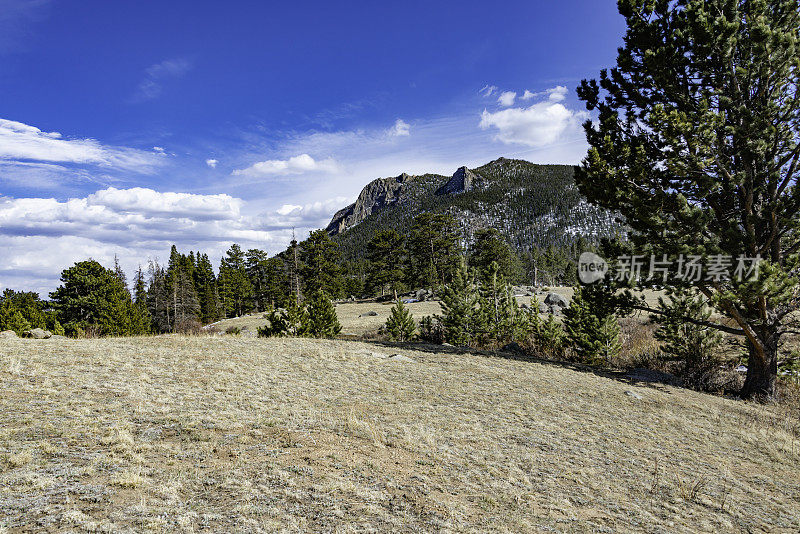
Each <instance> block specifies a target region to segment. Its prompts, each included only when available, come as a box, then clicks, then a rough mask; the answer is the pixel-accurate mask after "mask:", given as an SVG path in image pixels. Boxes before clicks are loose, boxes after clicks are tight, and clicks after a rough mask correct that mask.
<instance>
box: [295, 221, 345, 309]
mask: <svg viewBox="0 0 800 534" xmlns="http://www.w3.org/2000/svg"><path fill="white" fill-rule="evenodd" d="M300 274H301V277H302V280H303V293H304V294H306V295H312V294H314V293H316V292H317V291H324V292H325V293H327V294H328V295H331V296H333V297H339V296H340V295H341V293H342V286H343V279H342V269H341V267H340V266H339V246H338V245H337V244H336V243H334V242H333V241H331V238H330V236H329V235H328V232H326V231H325V230H315V231H313V232H311V233H309V235H308V239H306V240H305V241H303V243H302V246H301V250H300Z"/></svg>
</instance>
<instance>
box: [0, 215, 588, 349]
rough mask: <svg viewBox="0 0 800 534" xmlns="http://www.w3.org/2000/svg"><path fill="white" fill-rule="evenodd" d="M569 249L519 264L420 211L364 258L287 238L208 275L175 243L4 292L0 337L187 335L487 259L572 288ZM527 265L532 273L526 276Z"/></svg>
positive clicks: (489, 239) (373, 244) (423, 281)
mask: <svg viewBox="0 0 800 534" xmlns="http://www.w3.org/2000/svg"><path fill="white" fill-rule="evenodd" d="M586 246H588V243H585V242H583V241H582V240H581V241H578V242H576V244H575V245H574V248H576V250H573V247H568V248H569V249H568V250H564V249H562V250H557V249H556V248H554V247H549V248H548V249H545V250H541V251H539V250H538V249H537V250H535V251H534V252H533V253H531V255H530V256H529V257H526V258H524V259H523V258H521V257H519V255H518V254H516V253H515V252H514V248H513V247H512V246H511V245H510V244H509V243H508V242H507V240H506V239H505V238H504V236H502V235H501V234H500V232H498V231H497V230H496V229H492V228H485V229H481V230H477V231H475V232H474V234H473V240H472V243H471V244H470V245H469V246H468V247H464V238H463V234H462V232H461V229H460V227H459V225H458V223H457V221H456V220H455V219H454V218H453V217H452V216H450V215H448V214H441V213H422V214H420V215H418V216H417V217H416V218H415V219H414V221H413V224H412V225H411V227H410V228H409V229H408V231H407V232H406V233H402V234H401V233H400V232H398V231H396V230H379V231H377V232H376V233H375V234H373V236H372V238H371V239H370V241H369V242H368V243H366V244H365V254H364V257H363V258H361V259H358V260H351V261H343V260H342V258H341V253H340V249H339V248H340V247H339V243H338V242H336V241H334V240H332V239H331V238H330V237H329V235H328V233H327V232H325V231H324V230H316V231H313V232H311V233H310V234H309V236H308V238H307V239H306V240H305V241H303V242H297V241H296V240H293V241H292V242H291V243H290V245H289V247H288V248H287V249H286V250H284V251H283V252H281V253H279V254H277V255H275V256H273V257H270V256H269V255H268V254H267V253H266V252H265V251H263V250H259V249H250V250H246V251H245V250H242V248H241V247H240V246H239V245H236V244H234V245H232V246H231V247H230V248H229V249H228V251H227V252H226V253H225V255H224V257H223V258H222V260H221V261H220V264H219V267H218V269H217V270H216V271H215V270H214V267H213V265H212V263H211V261H210V260H209V257H208V255H207V254H201V253H199V252H189V253H188V254H183V253H181V252H179V251H178V249H177V247H175V246H174V245H173V246H172V249H171V251H170V255H169V261H168V262H167V264H166V265H164V264H161V263H159V262H158V261H155V260H150V261H148V262H147V264H146V266H140V267H139V269H138V270H137V271H136V272H135V273H134V275H133V279H132V280H131V281H130V284H129V282H128V279H127V277H126V275H125V273H124V272H123V270H122V269H121V268H120V266H119V264H118V263H117V262H115V265H114V266H113V268H106V267H104V266H102V265H100V264H99V263H98V262H97V261H94V260H91V259H90V260H86V261H82V262H79V263H76V264H75V265H73V266H72V267H70V268H68V269H65V270H64V271H63V272H62V273H61V285H60V286H59V287H58V288H57V289H56V290H55V291H53V292H52V293H50V300H49V301H43V300H40V299H39V296H38V295H37V294H35V293H29V292H15V291H13V290H10V289H7V290H6V291H5V292H4V293H3V296H2V298H0V330H14V331H16V332H18V333H21V332H24V331H26V330H28V329H30V328H44V329H47V330H50V331H51V332H53V333H56V334H65V335H68V336H73V337H79V336H83V335H140V334H148V333H165V332H190V331H194V330H197V329H199V328H200V326H201V325H203V324H209V323H213V322H215V321H218V320H220V319H223V318H226V317H236V316H240V315H243V314H245V313H249V312H264V311H268V310H272V309H275V308H279V307H283V306H286V305H287V303H288V302H289V299H290V298H291V300H292V301H294V302H301V301H302V300H303V299H304V296H306V295H308V296H310V295H312V294H315V293H316V292H319V291H321V292H322V293H323V294H325V295H326V296H327V297H328V298H332V299H339V298H349V297H358V298H362V297H379V296H385V295H393V294H396V293H401V292H405V291H408V290H410V289H415V288H429V289H432V290H436V289H440V288H443V287H444V286H446V285H448V284H449V283H451V281H452V280H453V277H454V273H455V272H456V270H457V269H458V266H459V263H460V262H461V261H462V260H463V261H465V262H466V263H467V264H468V265H469V266H470V267H473V268H476V269H485V268H486V267H487V266H488V265H489V264H490V263H491V262H496V263H497V264H498V266H499V274H500V275H501V276H502V277H503V278H504V279H505V280H508V281H510V282H513V283H520V282H528V283H532V282H533V281H534V277H536V278H538V280H539V281H543V282H545V283H548V284H551V283H554V282H555V283H569V282H572V278H573V277H574V274H571V275H570V274H569V273H573V271H574V263H573V260H570V259H568V258H570V257H572V258H574V257H575V256H577V248H578V247H586ZM531 263H533V265H534V266H535V274H532V273H531V272H530V268H529V266H530V265H531Z"/></svg>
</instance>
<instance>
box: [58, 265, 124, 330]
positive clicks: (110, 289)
mask: <svg viewBox="0 0 800 534" xmlns="http://www.w3.org/2000/svg"><path fill="white" fill-rule="evenodd" d="M61 282H62V284H61V286H59V287H58V288H57V289H56V290H55V291H54V292H52V293H51V294H50V298H51V299H52V304H53V308H54V309H55V310H56V311H57V312H58V313H59V317H60V318H61V322H62V323H63V324H64V325H65V328H66V325H67V324H69V325H70V330H71V331H78V330H82V331H91V332H92V333H94V334H97V335H102V336H125V335H131V334H134V333H139V332H136V331H135V329H136V327H137V325H135V324H134V322H133V316H134V313H133V301H132V299H131V295H130V293H129V292H128V290H127V289H126V288H125V285H124V283H123V282H122V280H121V278H120V277H119V275H118V273H116V272H115V271H113V270H111V269H106V268H105V267H103V266H102V265H100V264H99V263H97V262H96V261H94V260H87V261H82V262H78V263H76V264H75V265H74V266H72V267H70V268H69V269H65V270H64V271H63V272H62V273H61Z"/></svg>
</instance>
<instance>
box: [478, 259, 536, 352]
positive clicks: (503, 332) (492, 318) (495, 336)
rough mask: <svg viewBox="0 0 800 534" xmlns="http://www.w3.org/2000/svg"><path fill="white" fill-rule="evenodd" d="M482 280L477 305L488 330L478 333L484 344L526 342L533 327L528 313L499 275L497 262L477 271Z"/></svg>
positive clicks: (482, 322) (482, 321)
mask: <svg viewBox="0 0 800 534" xmlns="http://www.w3.org/2000/svg"><path fill="white" fill-rule="evenodd" d="M478 272H479V273H480V277H481V279H482V280H483V283H482V287H481V292H480V299H479V301H478V306H479V308H480V313H481V316H482V320H481V321H480V322H481V324H483V325H485V330H484V331H483V332H479V333H478V336H479V337H478V339H479V340H480V344H482V345H497V344H500V345H505V344H507V343H510V342H512V341H515V342H520V341H525V340H526V339H527V338H528V335H529V329H530V327H531V324H530V320H529V317H528V314H527V313H525V312H524V311H522V310H521V309H520V308H519V306H518V305H517V301H516V299H515V298H514V295H513V293H512V288H511V286H510V285H508V284H507V283H506V282H505V279H504V278H503V276H502V275H501V274H500V269H499V266H498V264H497V262H494V261H493V262H490V263H489V265H488V266H487V267H486V268H485V269H484V270H482V271H478Z"/></svg>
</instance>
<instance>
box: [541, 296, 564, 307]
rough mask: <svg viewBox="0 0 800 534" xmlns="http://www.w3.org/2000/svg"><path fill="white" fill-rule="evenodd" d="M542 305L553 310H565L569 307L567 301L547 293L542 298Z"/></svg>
mask: <svg viewBox="0 0 800 534" xmlns="http://www.w3.org/2000/svg"><path fill="white" fill-rule="evenodd" d="M544 303H545V304H547V305H548V306H551V307H553V308H556V307H558V308H566V307H567V306H569V301H568V300H567V299H566V298H565V297H563V296H561V295H559V294H558V293H548V294H547V296H546V297H545V298H544Z"/></svg>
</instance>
